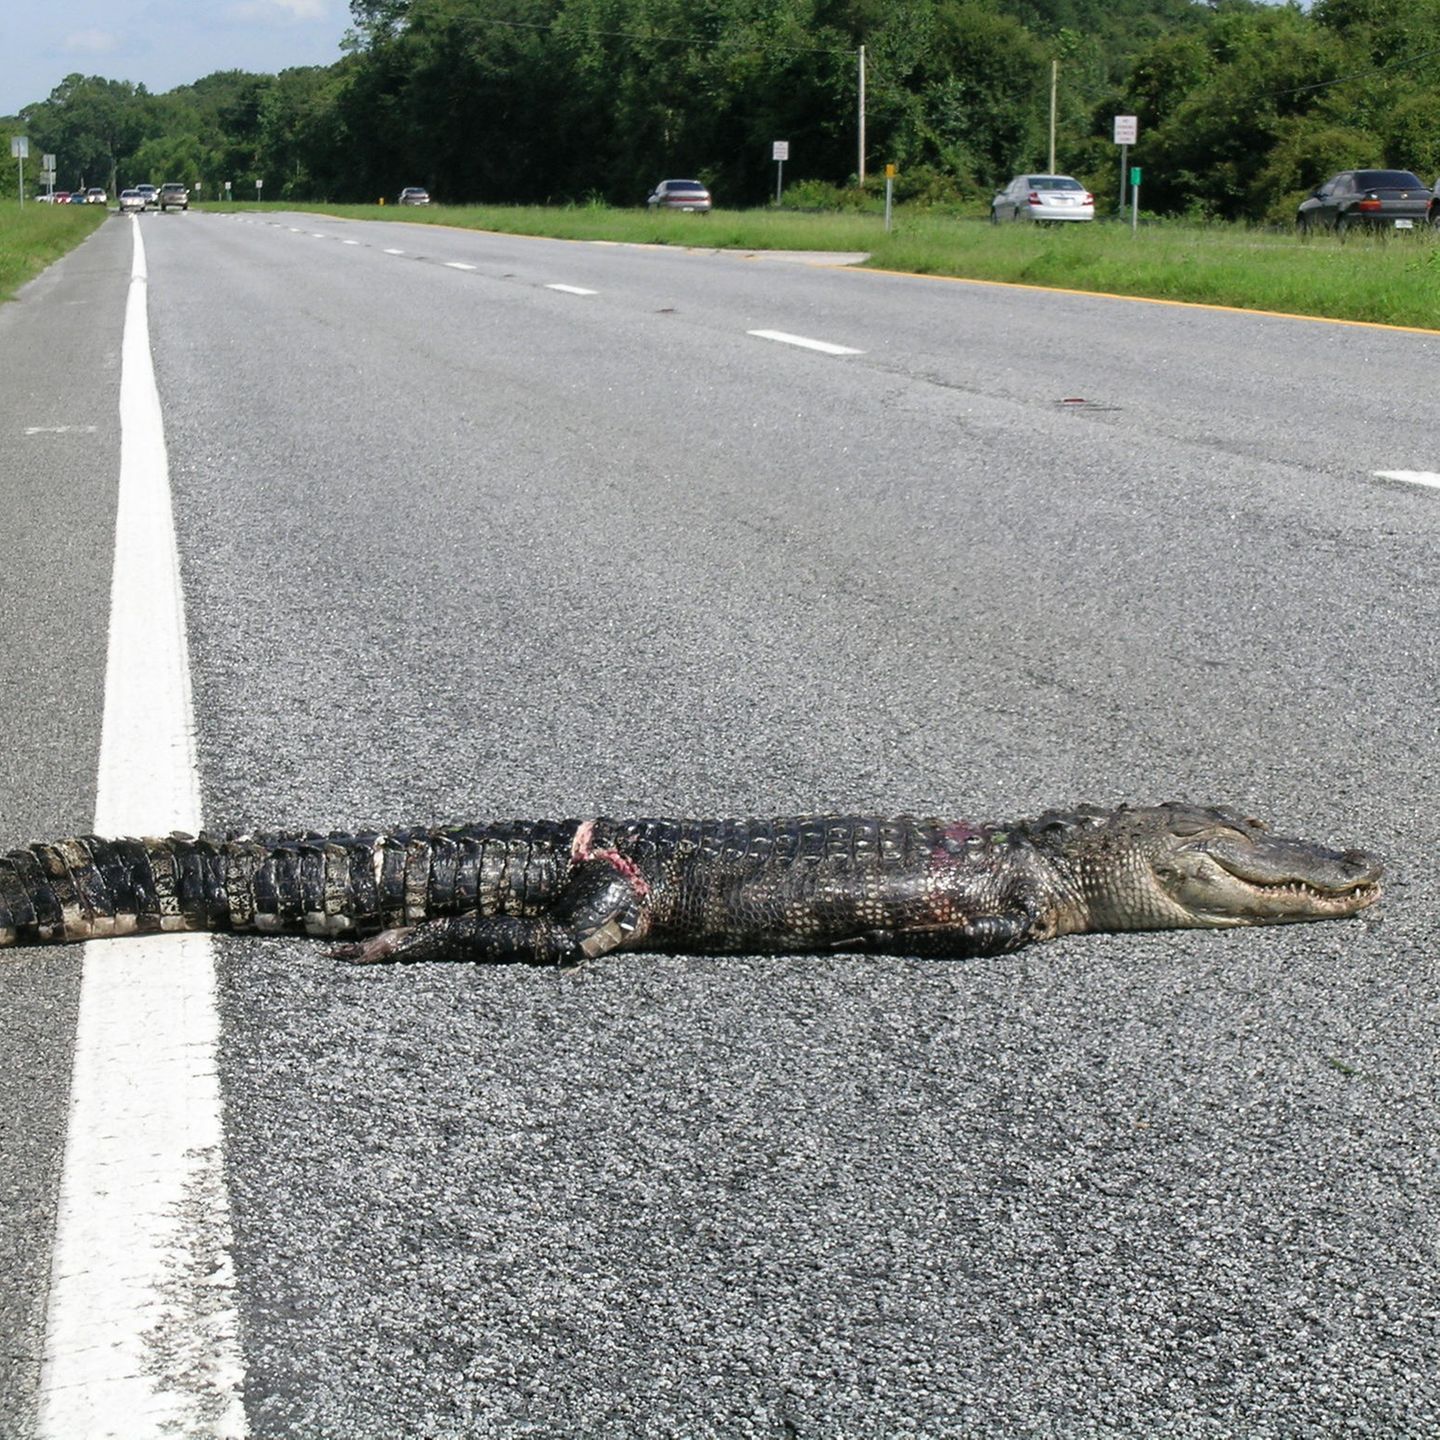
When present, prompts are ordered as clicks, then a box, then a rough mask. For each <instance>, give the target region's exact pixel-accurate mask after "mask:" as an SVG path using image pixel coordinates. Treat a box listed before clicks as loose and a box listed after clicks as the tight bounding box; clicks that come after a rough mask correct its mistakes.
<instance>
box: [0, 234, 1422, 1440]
mask: <svg viewBox="0 0 1440 1440" xmlns="http://www.w3.org/2000/svg"><path fill="white" fill-rule="evenodd" d="M136 225H138V226H140V227H142V231H143V235H144V239H145V246H146V251H147V254H148V261H149V276H150V278H149V315H150V332H151V339H152V345H153V351H154V360H155V367H156V372H157V380H158V387H159V393H160V398H161V402H162V406H163V415H164V423H165V430H166V438H167V442H168V445H169V455H170V468H171V482H172V486H173V491H174V503H175V511H176V524H177V531H178V541H179V548H180V556H181V571H182V575H183V581H184V585H185V591H186V606H187V620H188V625H189V639H190V647H191V658H192V676H191V679H192V685H193V697H194V705H195V713H196V721H197V729H198V745H199V758H200V772H201V778H202V782H203V802H204V811H205V815H206V818H207V821H208V822H209V823H211V824H213V825H216V826H221V827H242V826H248V825H294V824H314V825H317V826H321V827H331V826H335V827H356V826H359V825H361V824H380V825H385V824H392V823H401V822H442V821H446V820H455V819H465V818H478V817H483V816H508V815H593V814H607V813H608V814H624V813H652V814H653V813H681V814H688V813H740V814H745V813H761V814H781V813H787V812H792V811H797V810H805V811H809V810H817V809H840V810H852V809H853V810H866V811H890V812H893V811H902V810H911V811H923V812H926V813H941V814H945V815H950V816H955V817H962V816H963V817H970V818H976V819H983V818H992V819H1001V818H1005V817H1007V816H1013V815H1022V814H1027V813H1031V812H1034V811H1037V810H1039V809H1042V808H1044V807H1047V806H1050V805H1054V804H1060V803H1069V802H1075V801H1081V800H1090V801H1095V802H1100V803H1113V802H1119V801H1121V800H1132V801H1142V802H1143V801H1153V800H1159V799H1167V798H1178V797H1186V798H1190V799H1194V800H1197V801H1206V802H1210V801H1223V802H1227V803H1233V804H1235V805H1238V806H1240V807H1242V808H1244V809H1246V810H1247V811H1249V812H1251V813H1255V814H1259V815H1262V816H1264V817H1266V818H1268V819H1270V820H1272V821H1273V822H1274V823H1275V824H1276V825H1277V827H1279V828H1283V829H1286V830H1289V831H1291V832H1294V833H1303V834H1307V835H1311V836H1313V837H1315V838H1324V839H1328V840H1330V841H1332V842H1335V843H1337V844H1345V845H1351V844H1354V845H1363V846H1366V847H1368V848H1374V849H1377V850H1379V851H1381V852H1382V853H1383V854H1384V855H1385V856H1386V858H1387V860H1388V863H1389V866H1390V875H1391V879H1390V888H1389V891H1388V894H1387V897H1386V899H1385V900H1384V901H1383V902H1382V904H1381V906H1380V907H1379V908H1378V909H1376V910H1373V911H1370V912H1367V914H1366V915H1364V916H1363V917H1361V918H1359V919H1357V920H1354V921H1349V922H1344V923H1336V924H1329V925H1319V926H1305V927H1288V928H1280V929H1274V930H1259V931H1251V932H1236V933H1224V934H1220V933H1207V932H1190V933H1166V934H1154V935H1126V936H1098V937H1074V938H1070V939H1066V940H1063V941H1060V942H1056V943H1053V944H1050V945H1045V946H1040V947H1036V948H1034V949H1031V950H1029V951H1026V952H1023V953H1021V954H1019V955H1016V956H1007V957H1000V958H996V959H988V960H976V961H967V962H960V963H942V962H935V961H920V960H914V961H911V960H905V959H893V958H875V957H853V956H845V955H837V956H834V957H831V958H823V959H815V958H785V959H764V958H753V959H752V958H739V959H723V960H722V959H704V958H694V957H684V956H680V957H669V958H658V957H652V956H625V957H621V958H618V959H607V960H604V961H603V962H599V963H595V964H593V965H591V966H589V967H587V968H585V969H582V970H580V971H578V972H576V973H573V974H555V973H548V972H539V971H534V970H530V969H526V968H520V967H502V968H495V969H484V968H477V967H469V966H416V967H409V968H395V969H389V968H379V969H374V970H365V971H357V970H354V969H346V968H343V967H341V966H338V965H337V964H335V963H334V962H333V961H331V960H329V959H327V958H326V956H325V955H324V953H323V947H318V946H316V945H315V944H313V943H310V942H305V941H280V940H271V939H263V940H262V939H247V940H237V939H227V940H223V941H221V942H220V943H219V945H218V947H217V953H218V966H219V1004H220V1012H221V1021H222V1030H221V1040H220V1049H219V1072H220V1079H221V1086H222V1092H223V1100H224V1124H225V1135H226V1144H225V1164H226V1169H227V1176H228V1185H229V1195H230V1212H231V1221H232V1225H233V1229H234V1295H233V1304H234V1308H235V1311H236V1315H237V1324H238V1331H239V1336H240V1341H241V1345H242V1348H243V1358H244V1379H243V1389H242V1394H243V1401H244V1411H245V1416H246V1421H247V1423H248V1428H249V1431H250V1433H251V1434H252V1435H254V1436H263V1437H306V1440H309V1437H317V1436H321V1437H328V1436H335V1437H342V1436H343V1437H351V1440H356V1437H361V1440H363V1437H395V1436H424V1437H435V1440H440V1437H446V1440H449V1437H462V1436H464V1437H470V1436H476V1437H479V1436H507V1437H508V1436H571V1435H580V1434H585V1435H594V1436H614V1437H629V1436H641V1437H668V1436H684V1437H706V1436H717V1437H720V1436H724V1437H728V1436H752V1435H753V1436H774V1437H785V1436H790V1437H836V1436H854V1437H869V1436H875V1437H901V1436H916V1437H930V1436H935V1437H949V1436H970V1435H1006V1436H1013V1435H1040V1436H1067V1437H1069V1436H1092V1435H1093V1436H1112V1435H1117V1436H1118V1435H1143V1436H1156V1435H1177V1436H1205V1437H1211V1436H1213V1437H1229V1436H1236V1435H1246V1436H1295V1435H1321V1434H1325V1435H1332V1434H1341V1433H1343V1434H1346V1435H1359V1436H1396V1435H1401V1434H1406V1435H1418V1434H1425V1433H1431V1432H1433V1431H1434V1430H1436V1429H1437V1428H1440V1375H1437V1368H1440V1360H1437V1357H1440V1333H1437V1332H1440V1304H1437V1299H1436V1296H1437V1295H1440V1258H1437V1252H1436V1235H1437V1230H1436V1208H1435V1206H1436V1201H1435V1196H1436V1180H1437V1163H1440V1146H1437V1133H1440V1132H1437V1107H1436V1101H1437V1065H1436V1037H1437V1022H1440V987H1437V975H1436V967H1435V943H1434V936H1435V922H1436V917H1437V912H1440V895H1437V886H1436V879H1435V874H1436V867H1435V864H1434V856H1435V854H1436V853H1437V842H1440V834H1437V830H1440V826H1437V803H1436V802H1437V793H1436V792H1437V761H1436V755H1437V733H1436V731H1437V721H1436V716H1437V713H1440V685H1437V676H1436V654H1437V641H1436V634H1435V631H1436V620H1437V614H1440V608H1437V603H1436V602H1437V594H1440V587H1437V582H1436V578H1435V577H1436V555H1437V553H1440V543H1437V542H1440V491H1437V490H1436V489H1435V488H1432V487H1429V486H1426V485H1424V484H1416V483H1411V482H1407V481H1399V480H1394V479H1384V478H1379V476H1378V475H1377V472H1389V471H1402V472H1420V473H1425V472H1431V471H1434V470H1435V469H1436V468H1440V467H1437V449H1436V444H1435V438H1436V429H1435V419H1434V417H1435V396H1436V394H1437V392H1440V336H1436V335H1427V334H1416V333H1405V332H1399V331H1385V330H1381V329H1375V328H1366V327H1355V326H1344V325H1336V324H1325V323H1319V322H1309V321H1299V320H1293V319H1284V318H1277V317H1265V316H1253V315H1249V316H1247V315H1241V314H1235V313H1227V312H1221V311H1206V310H1200V309H1192V308H1180V307H1169V306H1163V305H1154V304H1142V303H1135V302H1127V301H1122V300H1115V299H1106V298H1096V297H1080V296H1074V295H1065V294H1055V293H1046V292H1041V291H1030V290H1024V289H1017V288H1010V287H998V286H987V285H972V284H965V283H955V282H946V281H939V280H926V279H919V278H914V277H903V276H888V275H876V274H867V273H863V272H857V271H853V270H845V269H839V268H833V267H830V268H827V267H821V266H816V265H802V264H795V263H781V262H779V261H776V260H773V259H767V258H763V257H742V256H736V255H720V254H710V253H705V252H703V251H696V252H691V253H682V252H678V251H674V250H661V249H650V248H638V247H617V246H601V245H588V244H574V243H562V242H548V241H539V240H529V239H518V238H509V237H504V236H493V235H481V234H472V233H464V232H459V231H451V230H446V229H441V228H437V227H421V226H414V225H407V224H404V223H398V222H396V223H383V224H361V223H344V222H339V221H329V220H319V219H317V218H316V217H314V216H289V215H278V214H275V215H259V214H257V215H254V216H249V217H245V218H244V219H236V218H226V217H220V216H207V215H204V214H201V213H191V214H185V215H163V216H162V215H155V216H145V217H143V218H141V219H139V220H138V221H131V220H128V219H127V220H121V219H119V218H117V219H115V220H113V221H111V222H109V223H107V224H106V225H105V226H103V227H102V228H101V230H100V231H99V232H97V233H96V235H95V236H93V237H92V238H91V239H90V240H88V241H87V242H86V243H85V244H84V245H82V246H81V247H80V249H79V250H77V251H76V252H75V253H74V254H72V255H71V256H70V257H68V258H67V259H66V260H64V261H63V262H61V263H60V264H59V265H58V266H56V267H54V268H53V269H52V270H51V271H50V272H48V273H47V274H46V275H45V276H43V277H42V278H41V279H40V280H39V281H37V282H35V284H33V285H32V286H30V287H29V288H28V289H27V290H26V291H25V292H23V293H22V296H21V297H20V299H19V301H18V302H17V303H16V304H13V305H11V306H8V307H6V308H5V309H4V311H3V312H0V356H3V360H4V373H5V384H4V386H3V387H0V425H3V445H4V449H5V452H6V457H7V459H6V462H5V464H4V466H3V467H0V468H3V472H4V475H5V477H6V478H5V479H4V480H3V481H0V494H3V504H4V511H3V513H4V515H5V517H6V519H5V524H4V526H3V527H0V618H3V621H4V629H5V634H6V637H7V639H6V645H5V647H4V651H3V655H0V721H3V724H4V726H5V733H6V737H7V738H6V744H5V747H4V751H3V755H0V828H3V835H0V843H3V844H5V845H9V844H15V843H20V842H23V841H24V840H26V839H28V838H31V837H32V836H38V835H55V834H57V833H62V832H63V833H71V832H77V831H84V830H86V829H87V828H88V827H89V825H90V824H91V820H92V816H93V812H94V807H95V773H96V746H97V734H98V724H99V715H100V710H101V704H102V700H103V690H104V683H105V668H104V660H105V637H106V632H107V622H108V615H109V590H108V587H109V576H110V560H111V547H112V532H113V527H114V518H115V501H114V488H115V475H116V454H117V447H118V422H117V418H116V388H117V385H118V370H119V345H120V329H121V323H122V319H123V308H124V302H125V294H126V285H127V279H128V276H129V271H130V263H131V248H132V233H133V229H134V227H135V226H136ZM696 228H697V235H699V234H701V233H702V232H703V221H701V222H699V223H697V227H696ZM1063 238H1064V237H1063V236H1062V237H1057V243H1058V241H1059V240H1063ZM1123 239H1124V236H1123V235H1122V234H1120V233H1118V232H1117V235H1116V243H1117V244H1118V243H1123ZM556 286H564V287H568V288H564V289H556V288H553V287H556ZM759 331H768V332H780V333H781V334H782V335H786V336H790V337H800V338H802V339H804V340H808V341H819V342H823V343H825V344H826V345H829V346H833V347H843V349H844V350H845V351H846V352H853V353H832V352H830V351H825V350H816V349H813V348H807V347H805V346H800V345H797V344H795V343H793V342H792V340H786V339H775V338H769V337H767V336H765V335H761V334H756V333H753V332H759ZM79 965H80V952H79V951H78V950H75V949H67V950H51V951H45V952H40V951H24V952H15V953H14V954H13V955H11V956H10V957H9V958H7V959H6V960H4V961H3V963H0V982H3V983H0V1087H3V1088H0V1122H3V1130H0V1141H3V1145H0V1205H3V1213H0V1333H3V1335H4V1336H5V1340H4V1342H3V1346H0V1351H3V1353H0V1434H4V1435H5V1436H6V1437H17V1440H20V1437H29V1436H31V1435H33V1434H36V1433H38V1429H37V1425H38V1422H37V1420H36V1413H37V1411H36V1405H37V1399H36V1396H37V1387H38V1385H39V1383H40V1356H41V1353H42V1351H43V1348H44V1325H45V1304H46V1295H47V1287H48V1283H49V1266H50V1241H51V1235H52V1229H53V1224H54V1220H53V1217H54V1211H55V1196H56V1190H57V1186H58V1183H59V1180H58V1176H59V1167H60V1156H61V1151H62V1148H63V1144H64V1135H65V1108H66V1097H67V1087H68V1083H69V1067H70V1056H71V1049H72V1045H73V1033H74V1025H75V1018H74V1017H75V1006H76V995H77V992H78V986H79ZM143 1048H144V1047H143V1038H142V1040H141V1041H140V1043H139V1045H138V1046H137V1051H138V1053H142V1054H143ZM122 1433H123V1432H122Z"/></svg>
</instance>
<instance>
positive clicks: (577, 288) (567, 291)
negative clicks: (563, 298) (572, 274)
mask: <svg viewBox="0 0 1440 1440" xmlns="http://www.w3.org/2000/svg"><path fill="white" fill-rule="evenodd" d="M545 288H546V289H547V290H558V291H560V293H561V294H562V295H598V294H599V293H600V292H599V291H598V290H587V289H585V287H584V286H583V285H547V286H546V287H545Z"/></svg>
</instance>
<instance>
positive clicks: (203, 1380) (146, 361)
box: [38, 220, 247, 1440]
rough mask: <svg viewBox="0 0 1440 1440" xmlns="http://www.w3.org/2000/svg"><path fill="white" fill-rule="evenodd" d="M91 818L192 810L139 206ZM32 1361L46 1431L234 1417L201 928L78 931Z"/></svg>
mask: <svg viewBox="0 0 1440 1440" xmlns="http://www.w3.org/2000/svg"><path fill="white" fill-rule="evenodd" d="M131 224H132V233H133V235H134V259H133V261H132V266H131V275H130V290H129V295H128V298H127V301H126V307H125V329H124V335H123V338H122V341H121V368H120V426H121V431H120V434H121V438H120V483H119V497H118V504H117V514H116V523H115V568H114V576H113V580H112V583H111V614H110V638H109V648H108V654H107V661H106V678H105V710H104V717H103V720H102V723H101V740H100V765H99V784H98V788H97V795H96V802H95V829H96V831H97V833H99V834H102V835H123V834H130V835H157V834H159V835H163V834H165V833H166V832H167V831H169V830H171V829H173V828H182V829H185V830H188V831H192V832H193V831H196V830H198V829H199V826H200V786H199V777H198V774H197V770H196V764H195V742H194V728H193V719H192V711H191V694H190V667H189V656H188V649H187V645H186V638H185V618H184V606H183V596H182V592H181V585H180V567H179V555H178V551H177V548H176V543H175V533H174V523H173V513H172V507H171V499H170V482H169V470H168V464H167V459H166V453H165V436H164V429H163V425H162V420H161V413H160V398H159V395H158V393H157V391H156V388H155V374H154V364H153V358H152V356H151V351H150V336H149V317H148V305H147V295H146V292H147V285H148V276H147V271H146V265H145V248H144V242H143V239H142V236H141V228H140V226H139V225H138V224H137V223H136V222H135V221H133V220H132V222H131ZM83 966H84V968H83V973H82V979H81V989H80V1009H79V1019H78V1025H77V1030H76V1040H75V1061H74V1070H73V1074H72V1080H71V1095H70V1116H69V1127H68V1130H67V1134H66V1144H65V1159H64V1164H63V1169H62V1173H61V1181H60V1195H59V1202H58V1206H57V1213H56V1234H55V1253H54V1260H53V1264H52V1269H51V1284H50V1296H49V1306H48V1311H47V1315H46V1336H45V1356H44V1363H43V1367H42V1370H41V1380H40V1391H41V1393H40V1400H39V1430H38V1433H39V1434H40V1436H42V1437H44V1440H100V1437H107V1436H114V1437H123V1440H159V1437H161V1436H173V1435H176V1434H183V1435H186V1436H201V1437H224V1440H239V1437H243V1436H244V1435H245V1434H246V1433H247V1423H246V1417H245V1410H244V1406H243V1404H242V1402H241V1398H240V1390H241V1383H242V1381H243V1374H244V1372H243V1367H242V1361H241V1358H240V1347H239V1342H238V1338H237V1333H236V1314H235V1299H234V1276H233V1270H232V1258H231V1244H232V1237H231V1231H230V1216H229V1204H228V1198H227V1195H226V1191H225V1182H224V1173H223V1160H222V1141H223V1135H222V1127H221V1115H220V1093H219V1080H218V1077H217V1075H216V1049H217V1043H218V1038H219V1020H218V1015H217V1011H216V1006H215V971H214V962H213V955H212V949H211V941H210V937H209V936H208V935H167V936H163V937H153V936H143V937H132V938H128V939H117V940H102V941H99V942H97V943H95V944H91V945H86V946H85V948H84V951H83Z"/></svg>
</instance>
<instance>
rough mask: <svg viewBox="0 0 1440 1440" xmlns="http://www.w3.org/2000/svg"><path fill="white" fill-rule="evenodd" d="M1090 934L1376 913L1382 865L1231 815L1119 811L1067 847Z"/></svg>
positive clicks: (1183, 809) (1177, 808)
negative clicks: (1373, 907) (1368, 910)
mask: <svg viewBox="0 0 1440 1440" xmlns="http://www.w3.org/2000/svg"><path fill="white" fill-rule="evenodd" d="M1067 848H1068V849H1069V852H1070V853H1069V854H1068V855H1067V857H1066V858H1067V861H1068V864H1069V867H1070V869H1071V871H1072V873H1076V874H1077V875H1078V876H1079V878H1080V880H1081V888H1082V893H1083V894H1084V895H1085V898H1086V901H1087V902H1088V913H1089V919H1090V924H1089V928H1091V929H1097V930H1098V929H1112V930H1151V929H1168V928H1171V927H1196V926H1199V927H1206V928H1211V927H1214V928H1222V927H1231V926H1238V925H1285V924H1298V923H1300V922H1303V921H1308V920H1332V919H1340V918H1342V917H1344V916H1347V915H1354V914H1355V913H1357V912H1358V911H1360V910H1364V909H1365V908H1366V907H1367V906H1370V905H1373V904H1374V903H1375V902H1376V901H1377V900H1378V899H1379V898H1380V894H1381V887H1380V877H1381V874H1382V873H1383V868H1384V867H1383V866H1382V865H1381V863H1380V861H1379V860H1378V859H1376V858H1375V857H1374V856H1373V855H1370V854H1368V853H1366V852H1365V851H1362V850H1343V851H1341V850H1330V849H1327V848H1326V847H1324V846H1323V845H1317V844H1314V843H1312V842H1310V841H1307V840H1297V839H1290V838H1288V837H1286V836H1282V835H1272V834H1271V833H1270V832H1269V831H1268V830H1266V828H1265V827H1264V826H1263V825H1262V824H1260V822H1259V821H1257V820H1253V819H1250V818H1248V817H1245V816H1242V815H1240V814H1239V813H1238V812H1236V811H1234V810H1229V809H1223V808H1217V809H1206V808H1202V807H1199V806H1193V805H1176V804H1171V805H1159V806H1154V807H1151V808H1148V809H1135V810H1131V809H1128V808H1126V807H1123V806H1122V807H1121V808H1120V809H1119V810H1117V811H1114V812H1113V813H1112V814H1111V815H1110V816H1109V817H1107V818H1106V819H1104V820H1103V821H1101V822H1099V823H1098V824H1097V825H1096V826H1095V828H1094V829H1093V830H1091V831H1089V832H1088V833H1086V832H1084V831H1080V832H1079V833H1077V834H1075V835H1074V836H1073V838H1072V840H1071V842H1070V845H1069V847H1067Z"/></svg>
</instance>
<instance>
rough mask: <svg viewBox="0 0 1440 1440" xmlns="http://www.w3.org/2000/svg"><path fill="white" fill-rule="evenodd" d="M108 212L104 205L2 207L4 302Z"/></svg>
mask: <svg viewBox="0 0 1440 1440" xmlns="http://www.w3.org/2000/svg"><path fill="white" fill-rule="evenodd" d="M108 213H109V212H108V211H107V210H106V209H105V207H104V206H103V205H35V204H31V205H26V206H25V207H24V208H23V209H22V208H21V207H20V206H19V205H6V206H4V207H3V208H0V302H3V301H5V300H11V299H13V298H14V296H15V292H16V291H17V290H18V289H19V288H20V287H21V286H22V285H23V284H24V283H25V282H26V281H27V280H33V279H34V278H35V276H36V275H38V274H39V273H40V272H41V271H42V270H43V269H44V268H45V267H46V266H47V265H51V264H53V263H54V262H55V261H56V260H58V259H59V258H60V257H61V256H62V255H63V254H65V252H66V251H67V250H73V249H74V248H75V246H77V245H78V244H79V243H80V242H81V241H82V240H83V239H84V238H85V237H86V236H87V235H88V234H90V232H91V231H92V230H94V229H95V227H96V226H97V225H99V224H100V222H101V221H102V220H103V219H104V218H105V216H106V215H107V214H108Z"/></svg>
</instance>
